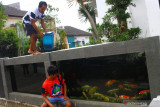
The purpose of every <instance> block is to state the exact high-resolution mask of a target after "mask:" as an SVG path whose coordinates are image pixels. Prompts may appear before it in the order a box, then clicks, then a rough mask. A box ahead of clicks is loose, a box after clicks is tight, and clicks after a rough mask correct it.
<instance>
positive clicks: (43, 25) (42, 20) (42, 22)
mask: <svg viewBox="0 0 160 107" xmlns="http://www.w3.org/2000/svg"><path fill="white" fill-rule="evenodd" d="M41 25H42V27H43V29H44V31H45V32H47V29H46V26H45V24H44V19H41Z"/></svg>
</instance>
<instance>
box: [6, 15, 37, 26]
mask: <svg viewBox="0 0 160 107" xmlns="http://www.w3.org/2000/svg"><path fill="white" fill-rule="evenodd" d="M18 21H22V18H20V17H8V19H7V21H6V23H5V27H4V28H7V27H10V25H11V24H16V23H17V22H18ZM36 25H37V26H40V24H39V22H38V21H37V22H36Z"/></svg>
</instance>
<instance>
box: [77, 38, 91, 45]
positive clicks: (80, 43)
mask: <svg viewBox="0 0 160 107" xmlns="http://www.w3.org/2000/svg"><path fill="white" fill-rule="evenodd" d="M74 40H75V43H76V42H77V40H78V41H79V45H82V46H83V44H82V41H84V42H85V44H86V43H89V36H74Z"/></svg>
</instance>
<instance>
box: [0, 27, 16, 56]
mask: <svg viewBox="0 0 160 107" xmlns="http://www.w3.org/2000/svg"><path fill="white" fill-rule="evenodd" d="M18 41H19V39H18V36H17V33H16V32H15V30H11V29H4V30H1V31H0V56H1V57H14V56H17V55H18V52H17V51H18Z"/></svg>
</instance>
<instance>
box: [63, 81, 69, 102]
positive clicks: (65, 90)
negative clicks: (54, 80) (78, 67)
mask: <svg viewBox="0 0 160 107" xmlns="http://www.w3.org/2000/svg"><path fill="white" fill-rule="evenodd" d="M63 88H64V99H65V100H69V98H68V97H67V85H66V83H65V82H63Z"/></svg>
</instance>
